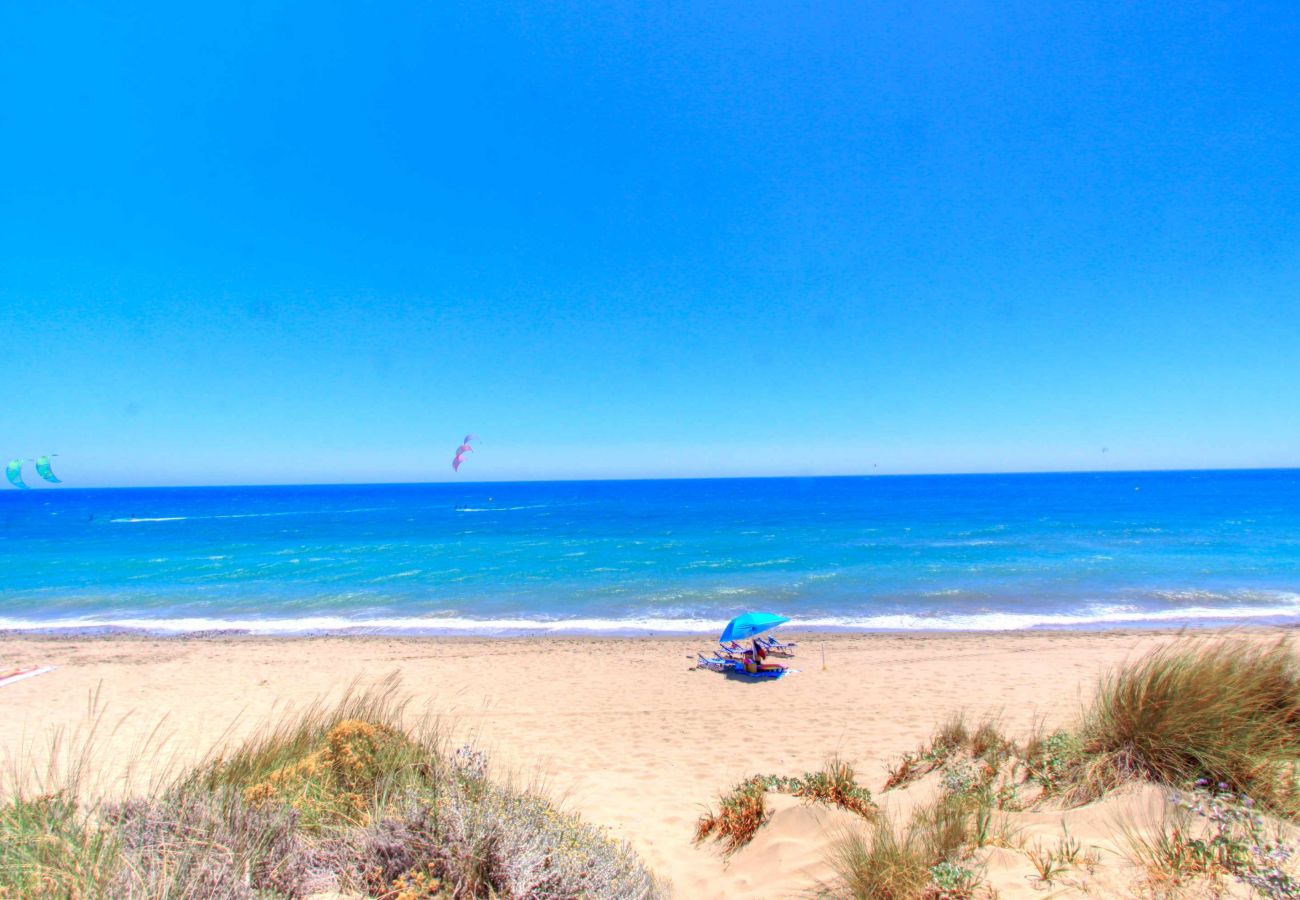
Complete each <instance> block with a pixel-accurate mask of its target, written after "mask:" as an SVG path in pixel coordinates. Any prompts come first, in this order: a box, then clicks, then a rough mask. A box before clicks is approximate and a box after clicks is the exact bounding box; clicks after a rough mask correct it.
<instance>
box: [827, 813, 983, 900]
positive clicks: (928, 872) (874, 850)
mask: <svg viewBox="0 0 1300 900" xmlns="http://www.w3.org/2000/svg"><path fill="white" fill-rule="evenodd" d="M971 812H972V810H971V806H970V804H969V802H968V801H967V800H966V799H965V798H962V797H960V796H957V795H951V794H949V795H944V796H941V797H940V798H939V799H938V800H936V801H935V802H934V803H933V804H931V805H930V806H928V807H926V808H924V809H921V810H919V811H917V812H916V813H915V814H914V815H913V816H912V818H911V819H910V820H909V821H908V822H907V823H906V824H905V825H904V826H903V827H901V828H900V827H898V825H897V824H896V823H895V822H893V821H891V820H890V819H888V818H887V817H879V818H877V819H876V821H875V824H874V826H873V827H872V829H871V830H870V832H862V831H851V832H849V833H847V834H845V835H844V836H843V837H841V839H840V840H839V841H837V842H836V843H835V845H834V846H833V847H832V850H831V856H830V862H831V866H832V868H833V869H834V870H835V873H836V875H837V876H838V877H839V881H838V883H837V884H836V886H835V887H834V888H832V889H831V890H829V891H828V892H827V893H828V894H829V895H830V896H834V897H842V898H845V900H920V898H926V897H945V898H951V900H960V898H964V897H971V896H973V895H974V891H975V889H976V886H977V885H978V884H979V881H980V878H979V873H978V872H976V871H975V870H973V869H971V868H968V867H967V866H965V865H963V859H964V857H966V856H967V855H968V850H969V848H970V846H971V843H972V839H971V837H972V836H971V827H972V816H971Z"/></svg>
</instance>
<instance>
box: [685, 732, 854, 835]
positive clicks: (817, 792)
mask: <svg viewBox="0 0 1300 900" xmlns="http://www.w3.org/2000/svg"><path fill="white" fill-rule="evenodd" d="M768 793H780V794H790V795H791V796H794V797H801V798H803V799H805V800H807V801H809V802H810V803H824V804H826V805H828V806H837V807H839V808H841V809H846V810H848V811H849V812H852V813H856V814H857V815H859V816H862V817H863V818H866V819H872V818H874V817H875V815H876V812H877V807H876V804H875V803H874V802H873V801H872V799H871V791H869V790H868V789H867V788H866V787H864V786H862V785H860V784H858V781H857V774H856V773H855V772H854V771H853V767H852V766H851V765H849V764H848V763H847V762H845V761H844V760H842V759H840V758H839V757H836V756H832V757H831V758H830V759H828V760H827V761H826V764H825V765H824V766H823V767H822V768H820V769H818V770H817V771H815V772H805V773H804V774H803V775H801V776H795V777H787V776H781V775H754V776H751V777H750V778H747V779H745V780H744V781H742V782H740V783H739V784H737V785H736V786H735V787H733V788H732V789H731V790H730V791H728V792H727V793H726V794H723V795H722V796H721V797H720V798H718V810H717V812H714V811H713V810H705V812H704V813H703V814H702V815H701V816H700V818H699V819H698V820H697V821H696V823H695V842H696V843H699V842H701V841H704V840H706V839H708V838H713V839H714V840H718V841H721V842H722V843H723V846H724V849H725V851H726V852H727V853H734V852H735V851H736V850H739V849H740V848H741V847H743V846H744V845H745V844H747V843H749V841H750V840H751V839H752V838H753V836H754V834H755V832H757V831H758V829H759V828H761V827H763V825H764V824H765V823H766V822H767V821H768V819H770V818H771V817H772V812H771V810H770V809H769V808H768V806H767V795H768Z"/></svg>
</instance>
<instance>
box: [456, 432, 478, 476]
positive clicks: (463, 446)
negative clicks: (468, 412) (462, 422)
mask: <svg viewBox="0 0 1300 900" xmlns="http://www.w3.org/2000/svg"><path fill="white" fill-rule="evenodd" d="M477 440H478V435H477V434H467V435H465V440H463V441H461V442H460V446H459V447H457V448H456V457H455V459H453V460H452V461H451V470H452V471H453V472H459V471H460V464H461V463H463V462H464V461H465V455H466V454H467V453H473V452H474V448H473V447H471V446H470V445H469V442H470V441H477Z"/></svg>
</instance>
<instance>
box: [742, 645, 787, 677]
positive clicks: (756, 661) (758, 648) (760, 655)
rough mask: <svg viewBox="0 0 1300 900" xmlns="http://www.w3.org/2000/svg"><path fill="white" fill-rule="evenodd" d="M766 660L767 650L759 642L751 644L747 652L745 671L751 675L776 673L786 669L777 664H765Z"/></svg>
mask: <svg viewBox="0 0 1300 900" xmlns="http://www.w3.org/2000/svg"><path fill="white" fill-rule="evenodd" d="M765 659H767V648H766V647H764V646H763V645H762V644H760V643H759V642H758V641H753V642H752V643H751V644H750V649H748V650H746V651H745V671H746V672H750V673H754V672H774V671H776V670H777V669H783V668H785V667H784V666H782V665H778V664H777V663H765V662H763V660H765Z"/></svg>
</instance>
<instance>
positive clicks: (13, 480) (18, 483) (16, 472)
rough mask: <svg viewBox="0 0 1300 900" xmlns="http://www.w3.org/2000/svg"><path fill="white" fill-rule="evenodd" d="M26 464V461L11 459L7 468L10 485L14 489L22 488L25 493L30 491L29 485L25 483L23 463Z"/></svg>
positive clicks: (6, 476) (6, 472) (6, 475)
mask: <svg viewBox="0 0 1300 900" xmlns="http://www.w3.org/2000/svg"><path fill="white" fill-rule="evenodd" d="M25 462H27V460H25V459H11V460H9V465H7V466H5V478H8V479H9V483H10V484H12V485H13V486H14V487H16V488H21V489H22V490H24V491H26V490H29V488H28V487H27V484H26V483H25V482H24V481H23V463H25Z"/></svg>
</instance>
